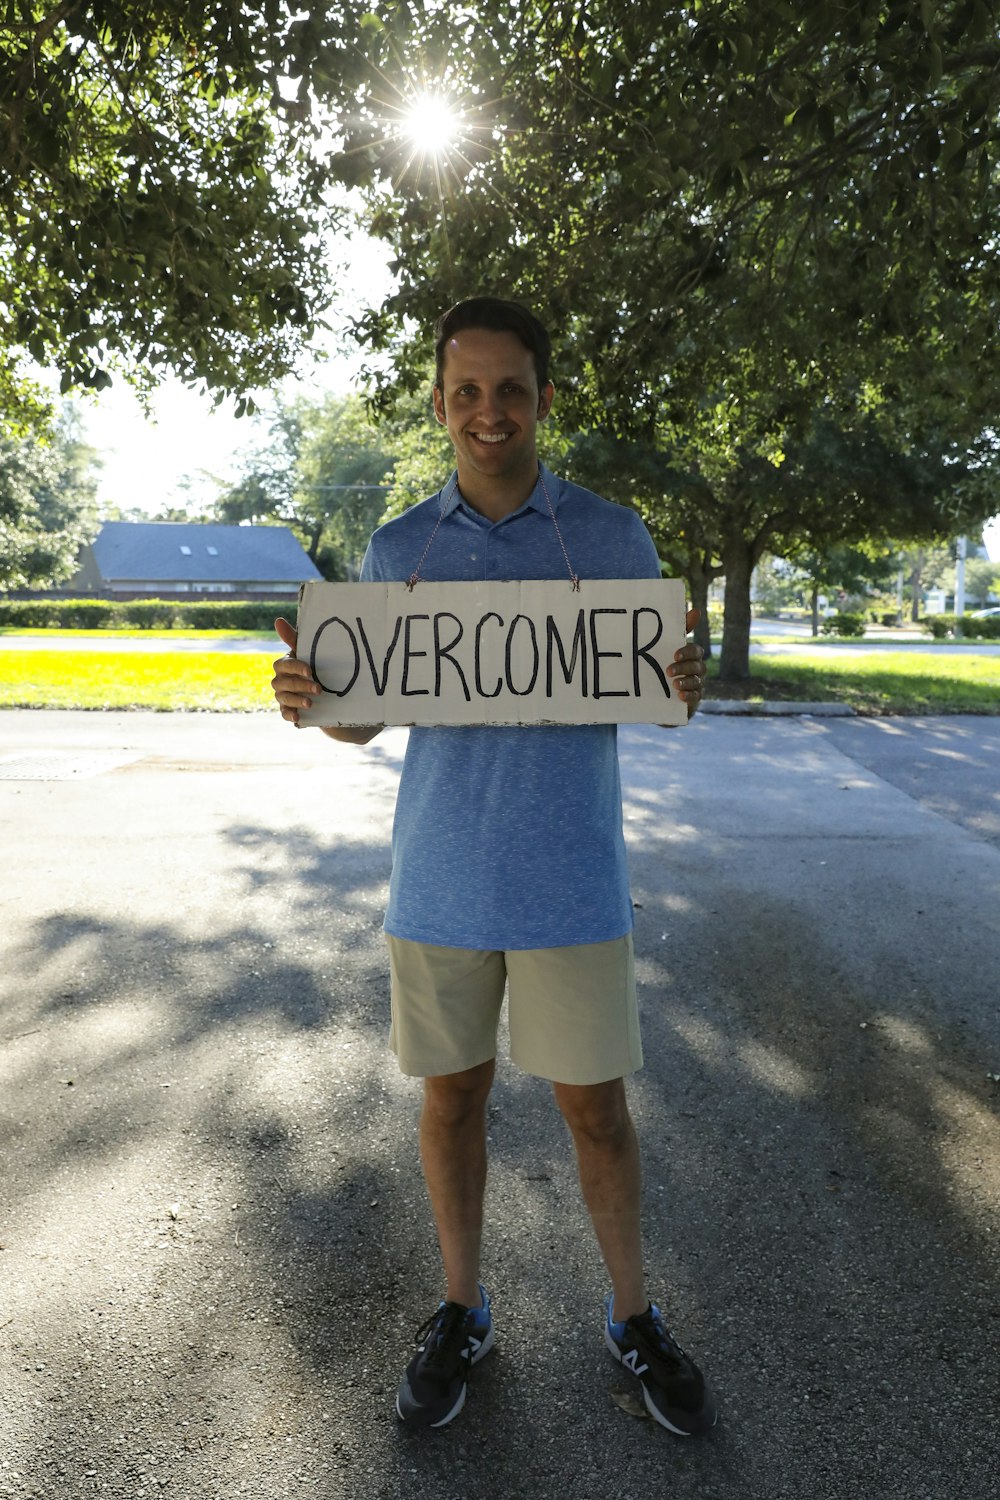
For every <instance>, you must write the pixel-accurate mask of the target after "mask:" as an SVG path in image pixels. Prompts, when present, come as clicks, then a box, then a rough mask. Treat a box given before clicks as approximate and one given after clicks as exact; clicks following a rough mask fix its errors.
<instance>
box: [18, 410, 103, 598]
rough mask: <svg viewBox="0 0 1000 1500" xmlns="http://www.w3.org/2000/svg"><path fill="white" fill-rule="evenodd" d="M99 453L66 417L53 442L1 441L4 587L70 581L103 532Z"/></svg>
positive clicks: (69, 414)
mask: <svg viewBox="0 0 1000 1500" xmlns="http://www.w3.org/2000/svg"><path fill="white" fill-rule="evenodd" d="M95 458H96V456H95V454H94V452H93V450H92V449H90V448H88V447H87V446H86V444H84V443H83V442H81V440H80V434H79V422H78V420H77V418H76V416H75V415H74V413H73V412H72V411H69V410H65V409H64V411H63V412H62V414H61V416H60V419H59V422H58V423H57V426H56V429H55V432H54V433H53V435H52V437H51V440H50V441H47V442H44V443H41V442H38V441H35V440H33V439H30V438H22V439H15V438H5V437H0V586H2V587H3V588H8V589H18V588H33V587H39V586H40V587H42V588H46V587H48V586H49V584H52V583H59V582H61V581H62V580H63V579H64V578H68V577H69V576H70V574H71V573H72V572H73V571H74V569H75V567H76V561H77V554H78V552H79V550H80V547H81V545H82V544H83V543H84V542H88V541H92V540H93V538H94V536H95V535H96V534H97V531H98V524H99V523H98V521H97V482H96V477H95Z"/></svg>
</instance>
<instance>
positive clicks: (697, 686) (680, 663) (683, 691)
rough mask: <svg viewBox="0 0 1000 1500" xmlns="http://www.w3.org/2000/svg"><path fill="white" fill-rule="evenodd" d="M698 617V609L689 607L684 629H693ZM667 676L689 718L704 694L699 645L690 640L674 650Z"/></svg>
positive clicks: (703, 658) (703, 659)
mask: <svg viewBox="0 0 1000 1500" xmlns="http://www.w3.org/2000/svg"><path fill="white" fill-rule="evenodd" d="M700 619H701V611H700V610H698V609H689V610H688V612H687V615H686V616H685V619H684V628H685V630H687V631H691V630H693V629H694V627H695V626H696V625H697V623H698V621H699V620H700ZM667 676H668V677H669V678H670V682H671V686H672V687H673V689H674V692H675V693H676V694H677V696H678V698H680V700H681V702H682V703H686V704H687V711H688V719H690V718H691V716H692V715H693V714H695V713H697V711H698V705H699V703H700V702H701V700H702V698H703V697H704V696H705V653H704V651H703V650H702V649H701V647H700V646H696V645H695V644H694V642H693V641H690V642H689V643H688V644H687V645H686V646H682V647H681V648H680V650H679V651H676V652H675V653H674V659H673V661H672V663H671V664H670V666H669V667H668V668H667Z"/></svg>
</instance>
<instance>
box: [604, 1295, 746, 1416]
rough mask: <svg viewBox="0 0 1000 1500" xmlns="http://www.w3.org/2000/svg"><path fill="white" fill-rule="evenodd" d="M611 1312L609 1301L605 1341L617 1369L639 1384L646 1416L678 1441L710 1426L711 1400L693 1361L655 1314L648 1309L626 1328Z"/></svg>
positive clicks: (713, 1412)
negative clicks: (677, 1438)
mask: <svg viewBox="0 0 1000 1500" xmlns="http://www.w3.org/2000/svg"><path fill="white" fill-rule="evenodd" d="M611 1307H612V1298H611V1297H610V1296H609V1297H608V1298H607V1299H606V1301H605V1303H604V1308H605V1320H604V1341H605V1343H606V1344H607V1346H608V1348H609V1349H610V1350H611V1353H612V1354H613V1355H614V1357H615V1359H617V1360H618V1362H619V1364H622V1365H624V1366H625V1369H626V1370H631V1372H632V1374H633V1375H634V1376H635V1377H636V1378H637V1379H638V1380H639V1381H640V1382H641V1384H642V1397H643V1400H644V1401H645V1403H646V1410H647V1411H648V1412H649V1415H650V1416H651V1417H652V1418H653V1419H654V1420H655V1421H657V1422H659V1424H660V1426H661V1427H666V1428H667V1429H668V1431H670V1432H676V1433H677V1434H678V1436H680V1437H690V1436H692V1435H693V1434H694V1433H696V1432H706V1431H707V1430H708V1429H709V1428H710V1427H714V1426H715V1421H716V1417H717V1415H718V1413H717V1412H716V1407H715V1397H714V1396H713V1395H712V1392H711V1391H710V1390H709V1388H708V1386H707V1385H706V1384H705V1380H704V1377H703V1376H702V1373H701V1371H700V1370H699V1369H698V1366H697V1365H696V1364H695V1362H694V1360H692V1359H689V1358H688V1356H687V1355H686V1354H685V1353H684V1350H683V1349H682V1348H681V1346H680V1345H679V1344H678V1343H677V1342H676V1340H675V1339H674V1338H673V1337H672V1336H671V1335H670V1334H669V1333H668V1332H667V1329H666V1326H665V1324H664V1322H663V1314H662V1313H661V1312H660V1309H659V1308H658V1307H657V1306H656V1305H655V1304H653V1305H651V1306H650V1307H649V1308H647V1310H646V1311H645V1312H644V1313H639V1314H637V1316H636V1317H634V1318H629V1320H628V1322H627V1323H616V1322H614V1320H613V1319H612V1317H611Z"/></svg>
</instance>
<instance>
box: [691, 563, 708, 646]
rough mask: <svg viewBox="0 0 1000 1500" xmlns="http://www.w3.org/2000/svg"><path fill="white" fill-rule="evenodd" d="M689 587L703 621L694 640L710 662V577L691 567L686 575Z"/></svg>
mask: <svg viewBox="0 0 1000 1500" xmlns="http://www.w3.org/2000/svg"><path fill="white" fill-rule="evenodd" d="M686 577H687V586H688V588H689V589H690V591H691V604H692V607H693V608H694V609H697V610H700V611H701V619H700V620H699V621H698V623H697V625H696V626H695V628H694V639H695V642H696V644H697V645H699V646H700V647H701V649H702V650H703V651H704V653H705V660H706V661H708V659H709V657H710V656H711V654H712V636H711V632H710V631H709V628H708V585H709V583H710V581H711V580H710V578H709V575H708V574H707V573H705V572H703V570H702V569H701V568H697V567H695V566H694V564H692V565H691V571H690V572H689V573H688V574H687V575H686Z"/></svg>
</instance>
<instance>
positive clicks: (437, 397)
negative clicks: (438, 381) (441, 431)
mask: <svg viewBox="0 0 1000 1500" xmlns="http://www.w3.org/2000/svg"><path fill="white" fill-rule="evenodd" d="M434 415H435V416H436V417H437V419H438V421H439V422H440V423H441V426H442V427H446V426H447V425H448V419H447V417H446V416H445V414H444V395H443V393H442V391H441V387H440V386H439V385H435V387H434Z"/></svg>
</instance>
